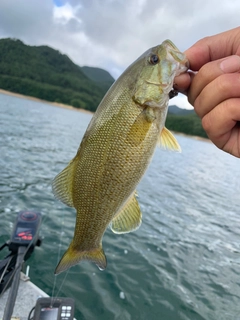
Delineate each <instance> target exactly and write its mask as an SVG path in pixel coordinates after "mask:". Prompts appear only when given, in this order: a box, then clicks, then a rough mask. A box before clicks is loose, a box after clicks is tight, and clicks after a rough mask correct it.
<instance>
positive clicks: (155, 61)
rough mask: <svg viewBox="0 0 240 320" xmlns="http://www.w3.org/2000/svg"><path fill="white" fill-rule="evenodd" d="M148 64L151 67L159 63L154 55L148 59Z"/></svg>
mask: <svg viewBox="0 0 240 320" xmlns="http://www.w3.org/2000/svg"><path fill="white" fill-rule="evenodd" d="M149 62H150V64H152V65H155V64H157V63H158V62H159V58H158V56H157V55H156V54H152V55H151V57H150V58H149Z"/></svg>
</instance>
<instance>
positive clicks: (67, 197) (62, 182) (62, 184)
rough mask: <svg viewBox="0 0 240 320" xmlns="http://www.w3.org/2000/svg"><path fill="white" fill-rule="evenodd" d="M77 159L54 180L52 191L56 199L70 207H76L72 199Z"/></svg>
mask: <svg viewBox="0 0 240 320" xmlns="http://www.w3.org/2000/svg"><path fill="white" fill-rule="evenodd" d="M75 160H76V157H75V158H73V160H71V161H70V162H69V164H68V166H67V167H66V168H65V169H63V171H61V172H60V173H59V174H58V175H57V176H56V177H55V179H54V180H53V183H52V190H53V194H54V195H55V197H56V198H58V199H59V200H61V201H62V202H63V203H65V204H66V205H68V206H69V207H74V204H73V198H72V186H73V177H74V172H75V167H76V161H75Z"/></svg>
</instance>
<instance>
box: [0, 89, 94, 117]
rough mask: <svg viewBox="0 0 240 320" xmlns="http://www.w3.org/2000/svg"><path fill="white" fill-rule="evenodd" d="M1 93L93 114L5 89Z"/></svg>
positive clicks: (0, 90)
mask: <svg viewBox="0 0 240 320" xmlns="http://www.w3.org/2000/svg"><path fill="white" fill-rule="evenodd" d="M0 93H1V94H6V95H8V96H12V97H16V98H20V99H27V100H31V101H35V102H41V103H46V104H50V105H51V106H54V107H59V108H64V109H69V110H74V111H78V112H84V113H89V114H93V112H91V111H88V110H85V109H81V108H75V107H73V106H70V105H67V104H63V103H58V102H52V101H47V100H42V99H39V98H36V97H32V96H26V95H24V94H21V93H16V92H12V91H7V90H3V89H0Z"/></svg>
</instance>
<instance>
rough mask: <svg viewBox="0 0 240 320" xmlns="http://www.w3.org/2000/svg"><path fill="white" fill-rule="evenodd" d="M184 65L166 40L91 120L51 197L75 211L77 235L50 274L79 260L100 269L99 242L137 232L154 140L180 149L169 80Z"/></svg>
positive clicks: (118, 85)
mask: <svg viewBox="0 0 240 320" xmlns="http://www.w3.org/2000/svg"><path fill="white" fill-rule="evenodd" d="M187 67H188V62H187V59H186V57H185V56H184V54H182V53H181V52H180V51H179V50H178V49H177V48H176V47H175V46H174V44H173V43H172V42H171V41H170V40H166V41H164V42H163V43H162V44H161V45H159V46H157V47H154V48H151V49H149V50H148V51H147V52H146V53H144V54H143V55H142V56H141V57H140V58H139V59H137V60H136V61H135V62H134V63H133V64H132V65H130V66H129V67H128V69H127V70H126V71H125V72H124V73H123V74H122V75H121V76H120V77H119V79H118V80H117V81H116V82H115V83H114V84H113V86H112V87H111V88H110V89H109V91H108V92H107V94H106V95H105V97H104V98H103V100H102V102H101V103H100V105H99V107H98V109H97V111H96V113H95V115H94V116H93V118H92V120H91V122H90V124H89V126H88V128H87V130H86V133H85V135H84V137H83V140H82V142H81V144H80V147H79V149H78V152H77V154H76V156H75V157H74V159H73V160H72V161H71V162H70V163H69V165H68V166H67V168H65V169H64V170H63V171H62V172H61V173H60V174H59V175H58V176H57V177H56V178H55V179H54V181H53V192H54V194H55V195H56V197H58V198H59V199H60V200H62V201H63V202H64V203H66V204H68V205H70V206H74V207H75V209H76V210H77V217H76V225H75V232H74V237H73V240H72V242H71V243H70V246H69V248H68V250H67V251H66V252H65V254H64V255H63V257H62V259H61V260H60V262H59V264H58V266H57V268H56V271H55V273H60V272H62V271H64V270H66V269H68V268H69V267H71V266H73V265H75V264H77V263H79V262H80V261H82V260H89V261H92V262H95V263H96V265H97V266H98V267H99V268H100V269H105V267H106V264H107V261H106V256H105V254H104V251H103V249H102V237H103V234H104V232H105V230H106V228H107V227H108V225H110V226H111V229H112V231H113V232H114V233H127V232H131V231H134V230H136V229H137V228H138V227H139V226H140V224H141V221H142V213H141V210H140V206H139V204H138V201H137V199H136V191H135V189H136V186H137V184H138V183H139V181H140V179H141V178H142V176H143V174H144V172H145V171H146V169H147V167H148V165H149V163H150V161H151V158H152V156H153V153H154V150H155V147H156V145H157V143H158V141H161V143H162V144H163V146H165V147H168V148H170V149H177V150H179V148H180V147H179V146H178V143H177V141H176V140H175V138H174V137H173V135H172V134H171V133H170V132H169V131H168V130H167V129H166V128H165V127H164V124H165V118H166V114H167V108H168V100H169V92H170V91H171V89H172V86H173V80H174V77H175V76H176V75H178V74H180V73H182V72H185V71H186V70H187Z"/></svg>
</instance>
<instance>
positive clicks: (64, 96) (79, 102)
mask: <svg viewBox="0 0 240 320" xmlns="http://www.w3.org/2000/svg"><path fill="white" fill-rule="evenodd" d="M85 69H86V68H85ZM88 69H89V70H87V71H89V72H90V73H91V68H88ZM94 69H96V68H94ZM87 71H86V70H84V71H83V70H81V68H80V67H79V66H77V65H76V64H74V63H73V62H72V61H71V60H70V59H69V58H68V56H66V55H64V54H61V53H60V52H59V51H57V50H54V49H52V48H50V47H48V46H39V47H36V46H28V45H25V44H24V43H23V42H21V41H20V40H17V39H0V88H2V89H5V90H9V91H12V92H17V93H21V94H25V95H29V96H33V97H37V98H40V99H44V100H48V101H53V102H60V103H64V104H70V105H72V106H74V107H77V108H84V109H87V110H91V111H95V110H96V108H97V106H98V104H99V102H100V101H101V99H102V97H103V96H104V94H105V93H106V91H107V89H108V88H109V87H110V85H111V84H112V83H113V82H114V79H113V78H112V77H111V76H110V74H108V73H107V71H105V70H102V69H98V70H94V75H95V77H96V79H95V81H94V75H93V76H92V74H91V76H88V75H87V74H88V72H87ZM101 74H104V79H103V81H102V82H101ZM106 79H107V80H106Z"/></svg>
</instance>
